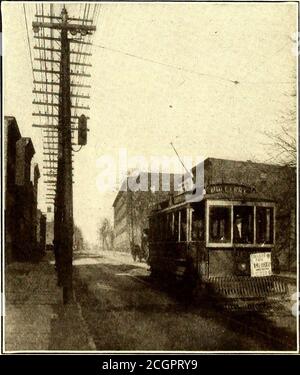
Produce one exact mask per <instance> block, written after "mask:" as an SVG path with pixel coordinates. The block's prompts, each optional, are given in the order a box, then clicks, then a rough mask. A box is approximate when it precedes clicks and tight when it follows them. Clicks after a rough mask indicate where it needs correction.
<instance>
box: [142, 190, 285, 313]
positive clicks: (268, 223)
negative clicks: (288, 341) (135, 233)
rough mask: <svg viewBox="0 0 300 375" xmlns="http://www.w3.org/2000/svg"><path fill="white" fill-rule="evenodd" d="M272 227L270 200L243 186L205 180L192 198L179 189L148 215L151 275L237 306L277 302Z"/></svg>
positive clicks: (281, 291)
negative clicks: (207, 184)
mask: <svg viewBox="0 0 300 375" xmlns="http://www.w3.org/2000/svg"><path fill="white" fill-rule="evenodd" d="M275 228H276V204H275V202H274V201H273V200H272V199H267V198H265V197H263V196H261V195H259V194H258V193H257V192H256V191H255V189H253V188H251V187H249V186H246V185H237V184H224V183H223V184H214V185H209V186H207V187H206V189H205V190H203V193H201V195H200V196H198V198H197V199H195V194H191V192H183V193H182V194H178V195H177V196H174V197H172V198H170V200H168V201H165V202H162V203H160V204H159V205H157V206H156V207H155V209H154V210H153V211H152V212H151V214H150V216H149V264H150V269H151V274H152V276H153V277H156V278H159V279H168V280H169V281H172V282H173V281H174V282H178V281H180V282H181V283H183V284H185V285H188V286H190V288H191V289H193V290H194V291H197V292H200V293H198V295H206V296H207V295H208V296H210V297H212V298H214V299H217V300H218V301H223V302H225V301H230V303H231V304H235V305H236V306H240V307H251V305H252V306H254V305H255V306H257V305H258V304H265V303H267V302H272V301H278V300H279V301H280V300H281V299H282V298H284V297H285V295H286V294H287V287H286V285H285V284H284V283H283V282H281V280H280V278H279V277H278V276H277V275H276V272H278V270H277V269H276V265H278V262H277V261H276V257H275V254H274V245H275ZM196 294H197V293H196Z"/></svg>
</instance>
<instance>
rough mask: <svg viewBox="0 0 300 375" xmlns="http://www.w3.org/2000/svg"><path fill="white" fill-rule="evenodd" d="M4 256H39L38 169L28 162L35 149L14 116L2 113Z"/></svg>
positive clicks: (27, 258) (32, 257) (13, 257)
mask: <svg viewBox="0 0 300 375" xmlns="http://www.w3.org/2000/svg"><path fill="white" fill-rule="evenodd" d="M4 128H5V129H4V135H5V142H4V143H5V150H4V164H5V167H4V171H5V260H6V262H10V261H12V260H33V259H37V258H38V257H39V256H40V253H39V246H38V241H37V226H38V224H40V223H38V218H37V213H38V211H37V194H38V180H39V178H40V172H39V168H38V165H37V164H33V163H32V158H33V155H34V154H35V150H34V147H33V144H32V141H31V139H30V138H28V137H22V136H21V134H20V131H19V128H18V124H17V122H16V119H15V118H14V117H11V116H5V121H4Z"/></svg>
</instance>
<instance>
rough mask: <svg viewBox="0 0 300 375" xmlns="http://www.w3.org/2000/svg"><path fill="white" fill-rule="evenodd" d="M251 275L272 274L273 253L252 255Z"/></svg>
mask: <svg viewBox="0 0 300 375" xmlns="http://www.w3.org/2000/svg"><path fill="white" fill-rule="evenodd" d="M250 265H251V276H253V277H259V276H270V275H272V266H271V253H256V254H251V255H250Z"/></svg>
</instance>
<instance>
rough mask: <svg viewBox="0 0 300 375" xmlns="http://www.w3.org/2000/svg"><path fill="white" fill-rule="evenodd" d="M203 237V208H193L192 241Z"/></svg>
mask: <svg viewBox="0 0 300 375" xmlns="http://www.w3.org/2000/svg"><path fill="white" fill-rule="evenodd" d="M203 238H204V218H203V210H200V209H199V208H194V209H193V211H192V241H199V240H203Z"/></svg>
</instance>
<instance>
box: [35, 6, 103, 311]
mask: <svg viewBox="0 0 300 375" xmlns="http://www.w3.org/2000/svg"><path fill="white" fill-rule="evenodd" d="M53 18H56V19H57V18H59V17H53ZM60 19H61V22H55V23H54V22H51V23H45V22H33V23H32V26H33V29H34V31H36V32H38V31H39V29H40V28H50V29H56V30H60V43H61V46H60V47H61V48H60V70H59V76H60V82H59V102H58V127H57V128H58V134H57V138H58V143H57V173H56V190H55V199H54V201H55V211H54V252H55V262H56V268H57V276H58V284H59V285H60V286H62V287H63V302H64V304H66V303H69V302H70V301H71V300H72V295H73V277H72V276H73V275H72V274H73V266H72V259H73V232H74V221H73V186H72V185H73V174H72V169H73V168H72V132H71V130H72V128H71V118H72V116H71V82H70V74H71V72H70V40H69V38H68V33H69V32H71V33H72V35H74V34H76V33H80V34H81V36H84V35H87V34H88V33H89V34H90V33H91V32H92V31H95V30H96V27H95V26H92V25H84V24H74V23H69V19H68V13H67V10H66V8H65V7H64V8H63V9H62V12H61V17H60ZM83 21H84V20H83ZM49 61H50V60H49ZM72 74H74V73H72ZM78 75H79V74H78ZM81 75H82V74H81Z"/></svg>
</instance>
